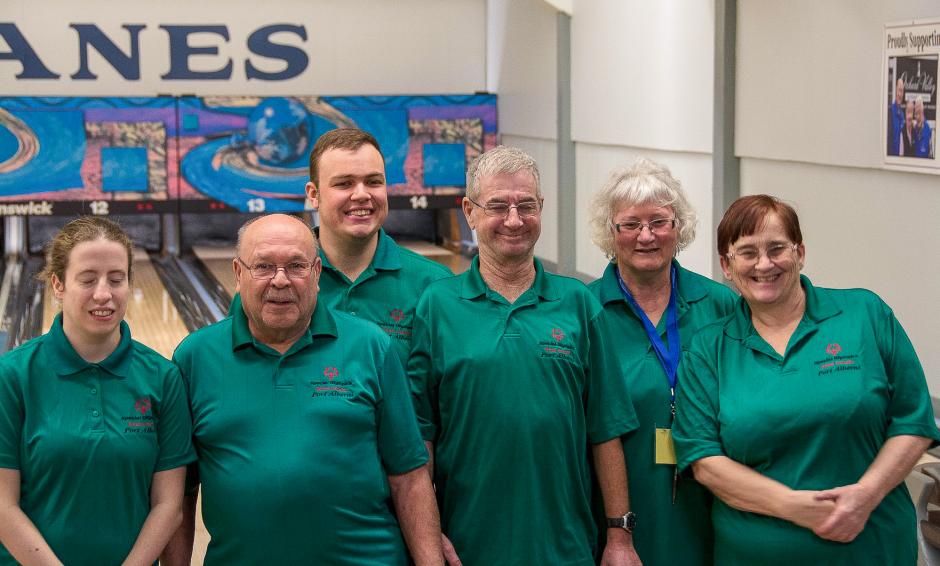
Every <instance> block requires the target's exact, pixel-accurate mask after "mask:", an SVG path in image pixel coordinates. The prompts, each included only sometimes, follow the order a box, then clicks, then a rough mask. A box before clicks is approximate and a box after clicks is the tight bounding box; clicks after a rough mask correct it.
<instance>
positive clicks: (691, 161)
mask: <svg viewBox="0 0 940 566" xmlns="http://www.w3.org/2000/svg"><path fill="white" fill-rule="evenodd" d="M714 10H715V8H714V2H713V1H712V0H693V1H681V0H662V1H657V2H647V1H643V0H576V1H575V3H574V16H573V18H572V54H571V59H572V130H573V137H574V138H575V141H576V143H577V150H576V154H577V191H578V193H577V210H578V212H577V214H578V240H577V269H578V271H579V272H581V273H582V274H584V275H587V276H591V277H597V276H599V275H600V273H601V271H602V270H603V269H604V267H605V265H606V263H607V260H606V259H605V258H604V256H603V254H601V252H600V251H599V250H597V248H595V247H594V245H593V244H592V243H591V241H590V235H589V229H588V224H587V205H588V202H589V201H590V198H591V196H592V195H593V194H594V193H595V192H596V191H597V190H598V189H599V188H600V187H601V185H603V183H604V181H605V180H606V179H607V176H608V174H609V172H610V170H611V169H613V168H614V167H617V166H622V165H627V164H629V163H630V162H631V161H632V160H633V159H634V158H635V157H637V156H644V157H648V158H651V159H654V160H656V161H660V162H662V163H664V164H665V165H667V166H668V167H669V168H670V169H671V170H672V173H673V175H674V176H675V177H676V178H678V179H679V180H680V181H681V182H682V184H683V187H684V188H685V190H686V191H687V192H688V193H689V197H690V198H691V200H692V202H693V204H694V205H695V206H696V208H697V210H698V213H699V218H700V220H699V232H698V233H699V235H698V237H697V238H696V241H695V242H694V243H693V245H692V246H690V248H689V249H687V250H686V251H684V252H683V253H682V255H681V256H680V258H679V259H680V261H681V262H682V263H683V265H685V266H687V267H689V268H691V269H693V270H696V271H699V272H700V273H703V274H706V275H710V274H711V254H712V252H711V250H712V248H713V243H712V242H713V232H714V230H713V228H712V225H713V222H712V218H711V194H712V189H711V183H712V180H711V176H712V166H711V151H712V149H711V148H712V99H713V97H712V93H713V82H714V78H713V69H714V63H713V57H714V27H715V26H714Z"/></svg>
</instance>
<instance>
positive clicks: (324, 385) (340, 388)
mask: <svg viewBox="0 0 940 566" xmlns="http://www.w3.org/2000/svg"><path fill="white" fill-rule="evenodd" d="M310 385H311V386H312V391H311V395H312V396H313V397H314V398H315V399H317V398H344V399H348V398H350V397H352V396H353V390H352V385H353V382H352V380H351V379H349V377H343V378H340V376H339V368H337V367H336V366H326V367H325V368H323V377H322V378H317V379H313V380H311V381H310Z"/></svg>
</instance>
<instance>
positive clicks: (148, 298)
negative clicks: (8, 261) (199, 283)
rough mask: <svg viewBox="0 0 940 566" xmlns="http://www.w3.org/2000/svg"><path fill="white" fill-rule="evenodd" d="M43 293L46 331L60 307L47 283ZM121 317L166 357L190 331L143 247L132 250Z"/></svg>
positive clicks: (139, 338) (134, 333)
mask: <svg viewBox="0 0 940 566" xmlns="http://www.w3.org/2000/svg"><path fill="white" fill-rule="evenodd" d="M43 295H44V297H43V304H44V308H43V320H42V331H43V332H46V331H47V330H49V327H50V326H52V320H53V318H55V315H56V314H57V313H58V312H59V308H58V306H56V305H54V304H53V300H52V291H51V289H49V288H48V287H47V288H46V291H45V293H43ZM124 320H126V321H127V324H128V326H130V329H131V336H133V337H134V339H135V340H137V341H138V342H141V343H143V344H146V345H147V346H150V347H151V348H153V349H154V350H156V351H157V352H159V353H160V354H162V355H164V356H165V357H167V358H169V357H170V356H171V355H172V354H173V350H175V349H176V346H177V345H178V344H179V343H180V341H181V340H182V339H183V338H185V337H186V335H187V334H189V331H188V330H187V329H186V325H185V324H183V320H182V319H181V318H180V316H179V313H178V312H177V311H176V307H174V306H173V301H172V300H171V299H170V295H169V293H168V291H167V289H166V288H165V287H164V286H163V283H162V282H161V281H160V277H159V276H158V275H157V272H156V271H155V270H154V268H153V265H152V264H151V263H150V258H149V257H148V255H147V252H145V251H144V250H140V249H135V250H134V265H133V277H132V280H131V293H130V297H129V298H128V301H127V314H126V315H125V317H124Z"/></svg>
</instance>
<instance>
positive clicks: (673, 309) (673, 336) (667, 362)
mask: <svg viewBox="0 0 940 566" xmlns="http://www.w3.org/2000/svg"><path fill="white" fill-rule="evenodd" d="M614 273H615V274H617V283H619V284H620V290H621V291H623V296H624V298H625V299H626V300H627V302H628V303H630V306H631V307H632V308H633V312H635V313H636V315H637V316H638V317H640V320H641V321H643V328H644V329H645V330H646V335H647V336H648V337H649V340H650V344H652V345H653V350H654V351H655V352H656V357H657V358H658V359H659V364H660V365H661V366H662V367H663V371H664V372H665V373H666V379H668V380H669V408H670V409H671V410H672V413H673V414H675V411H676V380H677V370H678V369H679V358H680V357H681V356H682V349H681V347H680V345H679V309H678V307H677V306H676V295H678V293H677V292H676V266H675V265H673V266H672V268H671V269H670V270H669V279H670V282H671V289H670V292H669V306H667V307H666V340H667V341H668V342H669V350H668V351H667V350H666V345H665V344H663V340H662V338H660V337H659V333H658V332H656V327H655V326H653V323H652V321H650V319H649V317H648V316H646V313H645V312H643V309H641V308H640V305H638V304H637V302H636V299H634V298H633V295H632V294H631V293H630V290H629V289H627V285H626V284H625V283H624V282H623V277H621V276H620V270H619V269H617V267H616V266H614Z"/></svg>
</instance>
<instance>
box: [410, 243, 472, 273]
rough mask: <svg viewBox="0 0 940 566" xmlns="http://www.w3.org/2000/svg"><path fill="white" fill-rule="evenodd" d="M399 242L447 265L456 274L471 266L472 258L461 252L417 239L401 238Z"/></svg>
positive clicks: (417, 252)
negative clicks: (457, 252)
mask: <svg viewBox="0 0 940 566" xmlns="http://www.w3.org/2000/svg"><path fill="white" fill-rule="evenodd" d="M398 244H399V245H400V246H402V247H403V248H407V249H409V250H411V251H413V252H415V253H416V254H421V255H423V256H424V257H426V258H428V259H432V260H434V261H436V262H438V263H442V264H444V265H446V266H447V267H449V268H450V270H451V271H453V272H454V274H456V275H460V274H461V273H463V272H464V271H466V270H467V269H469V268H470V260H471V259H472V258H466V257H464V256H462V255H460V254H455V253H454V252H452V251H450V250H448V249H446V248H442V247H440V246H435V245H434V244H432V243H429V242H422V241H416V240H400V241H399V242H398Z"/></svg>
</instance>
